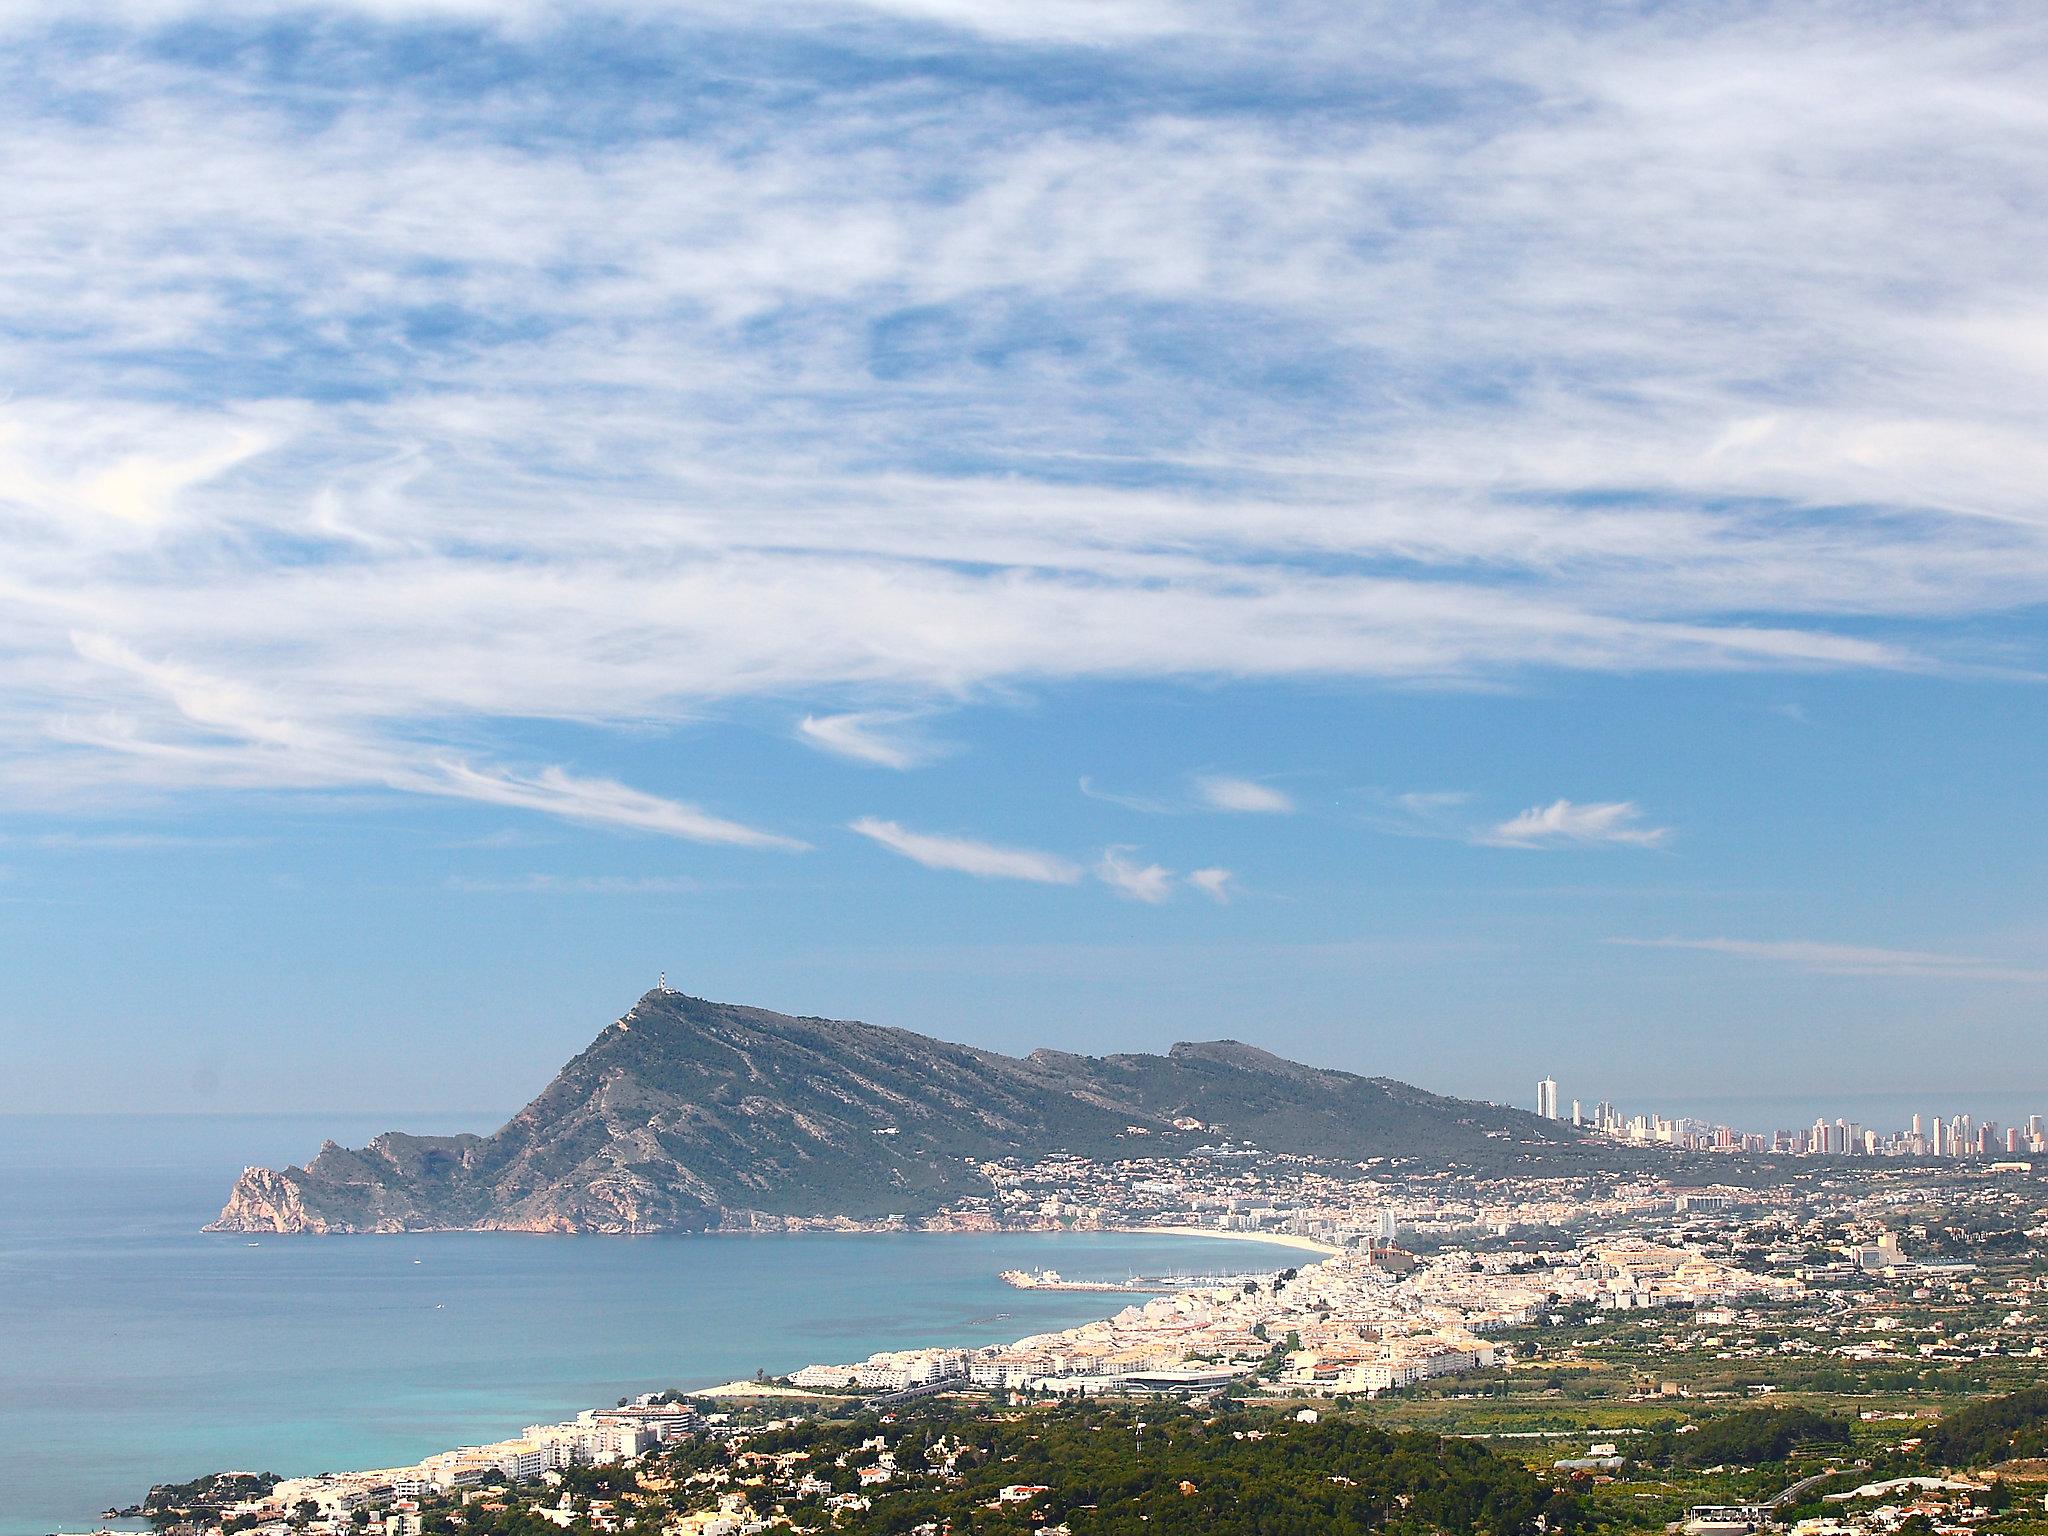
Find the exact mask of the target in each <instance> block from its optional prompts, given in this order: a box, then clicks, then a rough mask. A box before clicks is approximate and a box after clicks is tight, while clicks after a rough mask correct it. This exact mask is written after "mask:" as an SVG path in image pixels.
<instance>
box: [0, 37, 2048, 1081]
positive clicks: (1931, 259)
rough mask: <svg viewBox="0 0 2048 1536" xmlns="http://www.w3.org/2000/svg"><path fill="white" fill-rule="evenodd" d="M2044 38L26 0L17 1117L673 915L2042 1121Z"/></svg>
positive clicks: (297, 1039) (7, 793) (972, 977)
mask: <svg viewBox="0 0 2048 1536" xmlns="http://www.w3.org/2000/svg"><path fill="white" fill-rule="evenodd" d="M1539 12H1540V13H1539ZM2044 33H2048V23H2044V22H2043V21H2042V20H2041V19H2040V18H2039V16H2038V15H2037V14H2036V13H2035V12H2034V11H2033V10H2032V8H2029V7H2024V6H2018V5H2014V6H2001V5H1980V6H1972V7H1966V8H1949V9H1948V10H1947V11H1946V12H1945V13H1944V14H1939V15H1936V14H1931V8H1928V7H1920V6H1905V5H1900V6H1895V7H1893V6H1884V5H1877V6H1872V5H1868V4H1859V5H1853V6H1851V5H1841V6H1829V5H1820V6H1810V5H1807V6H1798V7H1774V6H1765V5H1733V6H1725V7H1716V8H1713V9H1712V10H1711V11H1710V12H1702V11H1700V10H1699V9H1698V8H1693V7H1661V6H1657V5H1651V4H1641V5H1630V6H1614V5H1583V6H1573V5H1560V6H1553V7H1544V8H1532V7H1525V6H1510V5H1501V6H1498V7H1486V6H1480V7H1476V8H1475V7H1470V6H1461V7H1457V8H1445V9H1437V8H1432V7H1428V6H1420V7H1418V6H1395V7H1385V8H1376V7H1370V6H1367V7H1360V6H1335V5H1329V6H1324V5H1314V4H1283V5H1277V6H1275V5H1258V6H1251V5H1244V6H1236V5H1227V4H1199V5H1198V4H1183V3H1178V0H1129V3H1125V0H1099V3H1098V0H1090V3H1081V0H1034V3H1028V4H1027V3H1022V0H1019V3H1009V0H984V3H980V4H967V3H956V0H867V3H854V0H846V3H824V0H820V3H816V4H794V5H789V6H782V7H774V8H764V7H758V6H741V5H737V4H725V3H719V0H705V3H701V4H684V5H677V6H659V7H657V6H653V5H638V4H631V3H610V4H607V3H596V4H584V5H578V6H575V7H567V6H562V7H556V6H553V5H547V4H541V3H523V4H508V5H502V6H487V5H484V4H480V3H465V0H445V3H431V0H418V3H413V0H363V3H358V4H353V5H349V4H330V5H315V4H259V3H248V0H244V3H229V4H211V5H206V6H199V5H188V4H184V3H180V0H130V3H126V4H114V5H96V6H92V7H84V6H79V5H73V4H66V3H62V0H39V3H31V4H26V5H20V6H14V7H10V8H8V11H7V14H6V17H5V18H4V19H0V156H4V163H5V165H6V168H7V169H6V181H7V186H8V189H9V190H8V195H7V214H6V217H5V219H4V220H0V274H4V277H5V281H4V282H0V375H4V381H5V388H4V389H0V972H4V992H0V997H4V1002H0V1031H4V1038H5V1043H6V1045H7V1047H8V1056H9V1061H10V1068H11V1070H10V1071H9V1073H8V1074H6V1076H5V1078H4V1079H0V1109H6V1108H13V1109H78V1108H111V1109H163V1110H174V1109H208V1110H223V1109H235V1108H245V1109H251V1110H255V1109H290V1108H335V1109H341V1108H351V1109H353V1108H370V1109H391V1110H394V1111H397V1110H405V1109H455V1110H472V1109H474V1110H494V1109H498V1108H502V1107H507V1106H510V1105H512V1104H515V1103H517V1102H519V1101H520V1100H522V1099H523V1098H524V1097H526V1096H527V1095H528V1094H529V1093H530V1092H531V1091H532V1090H533V1089H534V1088H536V1087H537V1086H538V1085H539V1084H540V1083H541V1082H542V1081H544V1079H545V1077H546V1075H547V1074H548V1072H549V1071H551V1070H552V1069H553V1067H554V1066H555V1065H557V1064H558V1063H559V1061H560V1060H561V1059H563V1058H564V1057H566V1056H567V1055H568V1054H569V1053H571V1052H572V1051H573V1050H575V1049H577V1048H578V1047H580V1045H581V1044H582V1043H583V1042H584V1041H585V1040H586V1039H587V1038H588V1037H589V1036H590V1035H591V1034H593V1033H594V1032H595V1030H596V1029H597V1028H598V1027H599V1026H601V1025H602V1024H603V1023H604V1022H605V1021H606V1020H607V1019H609V1018H610V1017H612V1016H613V1015H614V1014H616V1013H617V1012H619V1011H621V1010H622V1009H623V1008H624V1007H625V1006H627V1005H628V1004H629V1003H630V1002H631V1000H632V999H633V997H635V996H636V995H637V994H638V993H639V991H641V990H642V989H643V988H644V987H645V986H646V985H648V984H650V983H651V982H652V980H653V978H654V975H655V973H656V972H657V971H658V970H660V969H663V968H666V969H667V970H668V971H669V973H670V976H671V978H672V980H674V981H676V982H677V983H678V984H680V985H683V986H685V987H686V988H687V989H689V990H692V991H697V992H700V993H703V994H706V995H710V996H714V997H720V998H726V999H733V1000H743V1001H752V1002H758V1003H762V1004H764V1005H768V1006H772V1007H777V1008H783V1009H786V1010H790V1011H798V1012H817V1013H825V1014H832V1015H838V1016H855V1017H864V1018H868V1019H871V1020H874V1021H876V1022H883V1023H898V1024H903V1025H907V1026H910V1027H913V1028H919V1029H924V1030H929V1031H931V1032H934V1033H938V1034H942V1035H946V1036H948V1037H951V1038H957V1039H965V1040H970V1041H974V1042H976V1043H980V1044H986V1045H990V1046H994V1047H998V1048H1002V1049H1013V1050H1022V1049H1028V1048H1030V1047H1032V1046H1035V1045H1040V1044H1045V1045H1055V1046H1061V1047H1067V1048H1074V1049H1085V1050H1098V1051H1099V1050H1111V1049H1144V1048H1159V1047H1162V1046H1164V1045H1166V1044H1168V1043H1170V1042H1171V1041H1173V1040H1175V1039H1179V1038H1190V1037H1195V1038H1205V1037H1213V1036H1217V1035H1232V1036H1237V1037H1240V1038H1245V1039H1251V1040H1255V1041H1258V1042H1260V1043H1264V1044H1267V1045H1270V1046H1272V1047H1273V1048H1275V1049H1279V1050H1282V1051H1285V1052H1287V1053H1288V1054H1292V1055H1295V1056H1298V1057H1301V1058H1304V1059H1308V1060H1313V1061H1318V1062H1325V1063H1329V1064H1332V1065H1339V1066H1345V1067H1350V1068H1354V1069H1358V1070H1364V1071H1371V1072H1385V1073H1389V1074H1392V1075H1397V1076H1400V1077H1404V1078H1407V1079H1410V1080H1413V1081H1416V1082H1419V1083H1422V1084H1424V1085H1426V1086H1430V1087H1434V1088H1439V1089H1442V1090H1446V1091H1452V1092H1460V1093H1470V1094H1478V1095H1484V1096H1489V1097H1498V1098H1505V1099H1515V1100H1521V1099H1525V1098H1527V1097H1528V1096H1529V1086H1528V1085H1529V1084H1530V1083H1532V1082H1533V1080H1534V1078H1535V1077H1537V1076H1538V1075H1541V1074H1542V1073H1544V1072H1549V1073H1553V1074H1554V1075H1556V1076H1557V1077H1559V1078H1560V1080H1561V1081H1563V1083H1564V1085H1565V1091H1566V1094H1567V1096H1568V1097H1569V1096H1573V1095H1577V1096H1582V1097H1584V1098H1586V1099H1588V1100H1592V1099H1595V1098H1599V1097H1612V1098H1617V1099H1622V1100H1625V1101H1633V1102H1638V1103H1640V1102H1644V1101H1646V1100H1648V1099H1653V1098H1677V1097H1680V1096H1693V1097H1699V1096H1710V1095H1713V1096H1718V1095H1726V1094H1730V1093H1738V1092H1742V1091H1745V1090H1748V1089H1751V1088H1754V1087H1756V1086H1758V1085H1759V1084H1765V1083H1767V1084H1768V1086H1769V1088H1770V1089H1771V1091H1774V1092H1781V1093H1810V1094H1814V1095H1822V1096H1824V1095H1826V1094H1830V1093H1836V1092H1840V1093H1852V1092H1853V1093H1878V1092H1901V1091H1918V1090H1920V1089H1922V1088H1926V1089H1928V1090H1929V1091H1930V1092H1940V1093H1944V1094H1969V1093H1973V1092H1983V1091H1988V1090H1989V1089H1991V1088H1992V1087H1994V1086H1995V1087H1996V1088H1997V1089H1998V1090H1999V1091H2000V1092H2008V1091H2023V1092H2033V1091H2035V1090H2036V1089H2038V1090H2039V1092H2040V1096H2041V1099H2042V1103H2043V1107H2044V1108H2048V1063H2043V1061H2042V1057H2041V1051H2040V1048H2039V1045H2038V1036H2039V1022H2038V1021H2039V1015H2040V1012H2041V1009H2042V1007H2043V1005H2044V1003H2048V912H2044V907H2043V899H2042V890H2041V880H2040V876H2039V873H2038V872H2039V871H2040V870H2041V869H2042V868H2043V867H2044V865H2043V854H2044V852H2048V849H2044V847H2043V843H2044V837H2043V833H2042V831H2041V830H2040V823H2041V815H2040V811H2039V806H2040V804H2041V801H2042V795H2041V789H2042V780H2043V777H2044V774H2048V770H2044V768H2043V767H2042V764H2043V763H2044V762H2048V752H2044V748H2048V741H2044V735H2048V731H2044V727H2043V724H2042V708H2041V701H2042V693H2041V669H2042V664H2043V649H2044V646H2043V641H2044V624H2043V619H2042V609H2041V603H2042V599H2043V597H2044V595H2048V530H2044V516H2043V505H2042V491H2041V487H2042V485H2043V484H2044V483H2048V450H2044V448H2043V446H2042V445H2043V443H2044V442H2048V436H2044V433H2043V430H2042V429H2043V425H2044V423H2043V421H2042V415H2043V402H2044V401H2048V388H2044V385H2048V377H2044V375H2048V289H2044V283H2043V280H2042V275H2041V268H2040V262H2039V252H2040V250H2041V249H2042V248H2043V241H2044V237H2048V201H2044V191H2048V187H2044V180H2048V177H2044V172H2043V169H2042V167H2044V166H2048V117H2044V116H2043V114H2042V113H2041V111H2040V109H2039V105H2038V104H2039V102H2040V101H2041V100H2042V99H2043V96H2044V87H2048V78H2044V76H2048V67H2044V60H2048V50H2044V42H2048V37H2044ZM1929 1107H1930V1109H1931V1108H1935V1107H1938V1106H1936V1105H1932V1104H1931V1105H1930V1106H1929Z"/></svg>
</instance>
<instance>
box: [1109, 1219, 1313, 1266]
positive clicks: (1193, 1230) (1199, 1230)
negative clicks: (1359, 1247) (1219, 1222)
mask: <svg viewBox="0 0 2048 1536" xmlns="http://www.w3.org/2000/svg"><path fill="white" fill-rule="evenodd" d="M1112 1230H1114V1231H1117V1232H1142V1233H1145V1234H1146V1235H1147V1236H1151V1237H1218V1238H1222V1239H1223V1240H1224V1241H1225V1242H1236V1243H1267V1244H1270V1245H1271V1246H1273V1247H1275V1248H1299V1249H1301V1250H1302V1251H1303V1252H1305V1253H1319V1254H1321V1255H1322V1256H1323V1257H1324V1258H1326V1259H1331V1258H1335V1257H1336V1256H1337V1255H1338V1254H1340V1253H1342V1252H1343V1251H1344V1250H1343V1249H1342V1248H1339V1247H1337V1246H1335V1245H1334V1244H1331V1243H1324V1242H1318V1241H1317V1240H1316V1239H1315V1238H1312V1237H1296V1236H1294V1235H1293V1234H1292V1233H1288V1232H1219V1231H1217V1230H1216V1229H1215V1228H1214V1227H1116V1228H1113V1229H1112Z"/></svg>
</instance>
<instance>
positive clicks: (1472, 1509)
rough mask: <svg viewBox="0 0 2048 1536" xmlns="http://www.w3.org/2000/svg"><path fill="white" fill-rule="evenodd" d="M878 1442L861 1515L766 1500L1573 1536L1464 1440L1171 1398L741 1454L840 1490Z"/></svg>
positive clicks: (975, 1519)
mask: <svg viewBox="0 0 2048 1536" xmlns="http://www.w3.org/2000/svg"><path fill="white" fill-rule="evenodd" d="M876 1437H879V1438H880V1441H881V1444H883V1445H886V1446H887V1447H888V1449H889V1452H890V1454H891V1456H892V1457H893V1458H894V1461H895V1464H896V1467H897V1469H898V1471H897V1473H896V1475H895V1476H893V1477H891V1478H890V1479H889V1480H888V1481H886V1482H884V1483H881V1484H879V1485H875V1486H872V1487H870V1488H868V1489H867V1490H866V1491H867V1496H868V1504H867V1507H865V1508H854V1509H849V1510H845V1511H843V1512H841V1513H838V1514H836V1515H834V1514H832V1513H830V1512H828V1511H827V1509H826V1508H825V1506H824V1497H825V1496H823V1495H819V1494H810V1495H805V1496H800V1497H799V1496H793V1491H792V1490H788V1489H781V1488H777V1489H769V1490H764V1495H765V1496H764V1498H763V1499H762V1501H761V1502H762V1503H764V1504H765V1503H766V1502H767V1501H768V1498H778V1499H780V1500H784V1501H785V1502H784V1508H785V1510H788V1511H790V1512H791V1513H794V1514H795V1515H797V1517H798V1521H799V1523H809V1524H813V1525H820V1526H822V1525H827V1524H829V1525H832V1526H833V1528H834V1529H837V1530H840V1531H843V1532H845V1533H847V1536H895V1533H901V1532H905V1531H914V1530H933V1529H937V1530H954V1531H966V1530H969V1529H972V1530H975V1531H978V1532H984V1533H987V1536H1012V1533H1015V1536H1024V1533H1027V1532H1031V1531H1037V1530H1046V1529H1053V1530H1063V1529H1064V1530H1072V1531H1073V1532H1074V1533H1075V1536H1180V1533H1185V1536H1219V1533H1229V1536H1235V1533H1247V1536H1252V1533H1255V1536H1429V1533H1437V1532H1444V1531H1458V1532H1467V1533H1471V1536H1536V1533H1537V1532H1539V1531H1542V1532H1548V1533H1550V1536H1563V1533H1567V1532H1571V1531H1575V1530H1578V1529H1580V1528H1582V1527H1583V1526H1584V1525H1585V1524H1586V1511H1585V1508H1584V1506H1583V1505H1582V1504H1581V1503H1580V1501H1579V1500H1578V1499H1577V1498H1575V1497H1574V1496H1573V1495H1571V1494H1570V1493H1568V1492H1565V1491H1563V1490H1560V1489H1557V1488H1554V1487H1552V1486H1551V1485H1550V1484H1549V1483H1547V1482H1546V1481H1545V1480H1544V1479H1542V1478H1540V1477H1538V1476H1537V1475H1536V1474H1534V1473H1532V1472H1531V1471H1530V1470H1529V1469H1528V1468H1527V1467H1525V1466H1523V1465H1522V1464H1521V1463H1520V1462H1517V1461H1513V1460H1510V1459H1508V1458H1507V1457H1505V1456H1501V1455H1498V1454H1496V1453H1495V1452H1493V1451H1492V1450H1489V1449H1488V1448H1487V1447H1486V1446H1484V1445H1482V1444H1481V1443H1480V1442H1478V1441H1476V1440H1461V1439H1447V1438H1442V1437H1439V1436H1437V1435H1432V1434H1423V1433H1416V1432H1412V1431H1409V1432H1402V1431H1392V1432H1390V1431H1387V1430H1384V1429H1378V1428H1375V1427H1374V1426H1373V1425H1371V1424H1368V1423H1366V1422H1364V1421H1363V1420H1361V1419H1358V1418H1354V1417H1351V1416H1348V1415H1343V1416H1338V1415H1332V1416H1326V1417H1324V1418H1322V1419H1321V1420H1320V1421H1319V1422H1313V1423H1301V1422H1298V1421H1295V1420H1293V1419H1290V1418H1278V1417H1276V1416H1274V1415H1272V1414H1258V1413H1243V1412H1237V1411H1231V1410H1228V1409H1226V1410H1224V1411H1222V1412H1218V1413H1206V1412H1201V1411H1196V1410H1189V1409H1186V1408H1181V1407H1178V1406H1174V1405H1172V1404H1166V1403H1146V1404H1144V1405H1142V1406H1139V1407H1131V1406H1116V1407H1105V1406H1100V1405H1096V1404H1080V1405H1075V1406H1063V1407H1059V1408H1053V1409H1049V1410H1045V1411H1043V1412H1036V1413H1026V1414H997V1415H989V1414H986V1413H983V1414H975V1415H956V1414H953V1413H950V1412H947V1411H945V1410H931V1411H926V1412H922V1413H919V1412H915V1411H913V1412H909V1413H905V1414H904V1415H902V1416H901V1417H900V1418H898V1417H892V1418H890V1419H886V1420H885V1419H877V1418H874V1417H871V1416H863V1417H861V1418H857V1419H852V1420H848V1421H845V1422H842V1423H836V1424H826V1423H821V1422H818V1421H810V1422H806V1423H799V1424H795V1425H792V1426H790V1427H788V1428H786V1429H783V1430H771V1431H768V1432H766V1433H763V1434H758V1435H755V1436H753V1437H751V1438H750V1439H749V1440H748V1441H747V1443H746V1451H747V1452H748V1453H767V1454H771V1455H772V1454H775V1453H777V1452H785V1451H787V1452H798V1453H802V1454H803V1456H804V1460H803V1462H802V1463H801V1467H802V1470H803V1471H804V1472H807V1473H819V1474H821V1475H823V1476H824V1477H827V1478H830V1479H831V1480H832V1481H833V1482H834V1483H835V1484H843V1485H845V1486H846V1487H848V1488H852V1487H856V1486H858V1472H857V1470H856V1469H857V1468H858V1467H860V1466H862V1465H869V1464H872V1463H873V1461H874V1460H875V1459H876V1458H877V1457H878V1456H879V1455H880V1454H881V1451H880V1449H879V1448H878V1447H877V1443H876ZM686 1454H688V1455H689V1456H690V1457H691V1462H692V1464H691V1465H690V1468H689V1469H690V1470H698V1467H697V1466H696V1465H695V1463H696V1462H700V1461H701V1462H709V1463H711V1464H712V1465H714V1466H715V1465H717V1464H719V1463H720V1462H721V1461H724V1460H726V1459H728V1458H730V1457H731V1455H732V1454H733V1453H732V1452H730V1451H728V1450H723V1449H722V1448H719V1447H716V1446H710V1445H706V1446H704V1447H703V1448H702V1449H701V1450H700V1449H699V1448H698V1447H696V1446H692V1447H691V1448H690V1451H689V1452H688V1453H686ZM677 1470H682V1469H681V1468H678V1469H677ZM1006 1490H1007V1494H1006Z"/></svg>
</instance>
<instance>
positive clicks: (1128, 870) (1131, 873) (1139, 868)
mask: <svg viewBox="0 0 2048 1536" xmlns="http://www.w3.org/2000/svg"><path fill="white" fill-rule="evenodd" d="M1131 851H1132V850H1130V849H1129V848H1105V849H1104V850H1103V851H1102V857H1101V859H1099V860H1098V861H1097V862H1096V865H1095V878H1096V879H1098V880H1100V881H1101V882H1102V883H1103V884H1104V885H1106V886H1108V887H1110V888H1111V889H1112V890H1114V891H1115V892H1116V893H1117V894H1118V895H1120V896H1128V897H1130V899H1131V900H1133V901H1142V902H1146V903H1148V904H1150V905H1153V906H1157V905H1158V904H1159V903H1160V902H1162V901H1164V900H1166V898H1167V897H1169V896H1171V895H1172V894H1173V871H1172V870H1170V869H1163V868H1161V867H1160V866H1159V865H1157V864H1140V863H1138V862H1136V861H1135V860H1133V859H1129V858H1126V857H1125V855H1126V854H1128V853H1130V852H1131Z"/></svg>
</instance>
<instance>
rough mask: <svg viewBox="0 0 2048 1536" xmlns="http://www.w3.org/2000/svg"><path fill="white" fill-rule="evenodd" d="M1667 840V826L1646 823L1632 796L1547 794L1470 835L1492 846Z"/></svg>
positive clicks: (1636, 844) (1659, 843)
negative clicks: (1584, 798)
mask: <svg viewBox="0 0 2048 1536" xmlns="http://www.w3.org/2000/svg"><path fill="white" fill-rule="evenodd" d="M1670 840H1671V829H1670V828H1669V827H1658V826H1650V825H1647V824H1645V822H1644V821H1643V813H1642V810H1641V809H1640V808H1639V807H1638V806H1637V805H1636V804H1635V802H1634V801H1632V800H1606V801H1596V802H1592V803H1587V804H1579V803H1576V802H1574V801H1571V800H1553V801H1551V802H1550V804H1548V805H1535V806H1531V807H1530V808H1529V809H1528V810H1526V811H1523V812H1521V813H1520V814H1518V815H1515V816H1510V817H1509V818H1508V819H1507V820H1506V821H1503V822H1499V823H1497V824H1495V825H1494V826H1492V827H1488V828H1485V829H1484V830H1482V831H1480V832H1478V833H1476V834H1475V835H1474V836H1473V838H1472V841H1473V842H1477V843H1483V844H1485V845H1487V846H1489V847H1494V848H1556V847H1564V846H1570V845H1579V846H1595V845H1599V844H1603V843H1604V844H1610V845H1615V846H1620V847H1627V848H1661V847H1663V846H1664V845H1665V844H1666V843H1668V842H1669V841H1670Z"/></svg>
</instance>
